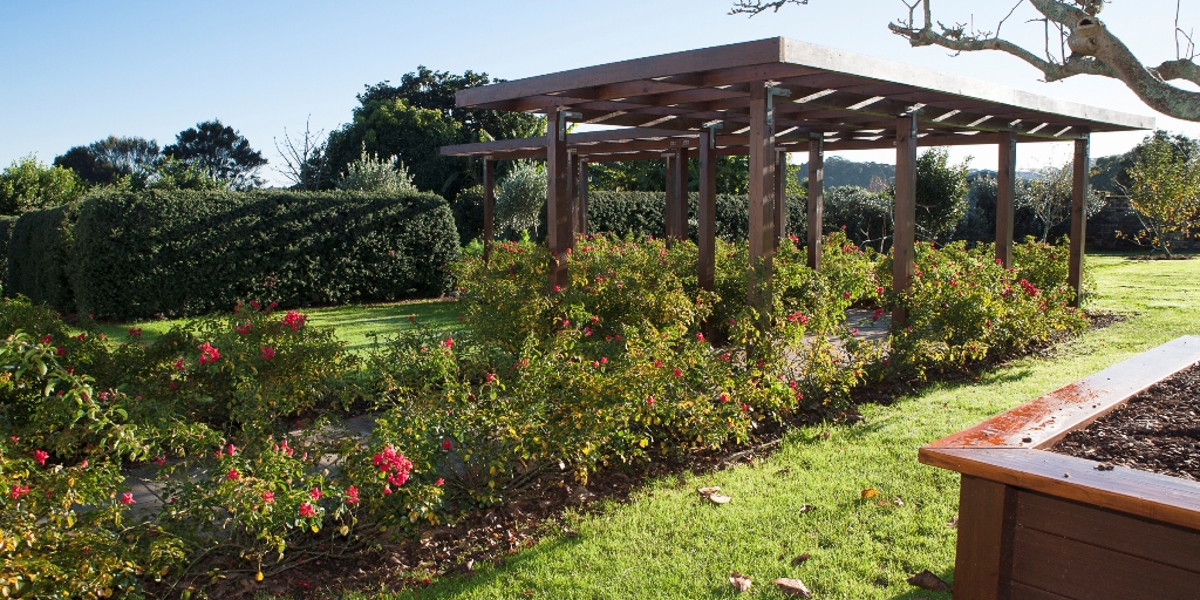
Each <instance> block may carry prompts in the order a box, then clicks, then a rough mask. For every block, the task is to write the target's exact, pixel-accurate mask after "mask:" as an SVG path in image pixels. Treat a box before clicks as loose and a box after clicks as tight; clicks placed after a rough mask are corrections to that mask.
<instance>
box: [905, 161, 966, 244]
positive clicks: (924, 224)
mask: <svg viewBox="0 0 1200 600" xmlns="http://www.w3.org/2000/svg"><path fill="white" fill-rule="evenodd" d="M970 162H971V161H970V158H968V159H967V160H965V161H963V162H962V163H959V164H957V165H951V164H950V153H949V152H948V151H947V150H946V149H945V148H930V149H929V150H926V151H925V152H923V153H922V154H921V156H919V157H917V235H918V236H920V237H921V239H926V240H936V239H938V237H939V236H941V235H944V234H946V233H949V232H951V231H954V226H955V225H957V224H958V222H959V220H961V219H962V217H963V215H964V214H966V212H967V193H968V192H969V191H970V189H971V186H970V184H969V183H968V182H967V172H968V166H969V164H970ZM893 192H894V189H893ZM893 195H894V194H893Z"/></svg>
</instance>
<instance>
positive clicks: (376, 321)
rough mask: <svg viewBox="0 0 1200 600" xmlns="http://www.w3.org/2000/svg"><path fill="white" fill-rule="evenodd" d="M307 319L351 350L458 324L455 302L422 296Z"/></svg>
mask: <svg viewBox="0 0 1200 600" xmlns="http://www.w3.org/2000/svg"><path fill="white" fill-rule="evenodd" d="M301 312H303V313H305V314H307V315H308V322H309V323H310V324H312V325H316V326H320V327H332V328H334V330H335V331H336V333H337V337H338V338H339V339H341V340H342V341H344V342H346V347H347V348H348V349H349V350H351V351H353V352H362V351H364V350H366V349H367V348H370V346H371V344H372V342H373V341H374V340H373V336H374V335H381V336H387V335H393V334H395V333H398V332H400V331H403V330H404V329H405V328H408V327H412V323H411V322H410V321H409V318H410V317H411V318H412V319H413V321H415V322H418V323H420V324H422V325H424V326H425V327H429V328H432V329H434V330H447V329H452V328H454V327H456V326H457V325H458V316H459V313H458V305H457V303H455V302H453V301H446V300H422V301H416V302H399V303H392V304H373V305H351V306H336V307H332V308H312V309H303V310H302V311H301ZM186 321H187V319H178V320H170V321H138V322H134V323H104V324H101V325H100V330H101V331H103V332H104V333H105V335H107V336H108V337H110V338H112V339H126V336H127V335H128V334H129V329H130V328H131V327H136V328H140V329H141V330H142V339H143V340H145V341H149V340H153V339H154V338H156V337H158V336H161V335H162V334H164V333H166V332H167V331H169V330H170V329H171V327H173V326H175V325H176V324H181V323H184V322H186Z"/></svg>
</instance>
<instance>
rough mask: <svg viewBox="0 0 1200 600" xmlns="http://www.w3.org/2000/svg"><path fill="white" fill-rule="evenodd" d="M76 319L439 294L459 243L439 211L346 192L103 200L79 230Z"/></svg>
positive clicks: (159, 193) (444, 210)
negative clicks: (82, 314) (254, 304)
mask: <svg viewBox="0 0 1200 600" xmlns="http://www.w3.org/2000/svg"><path fill="white" fill-rule="evenodd" d="M75 237H76V243H75V252H74V254H73V260H72V264H71V270H72V275H73V280H72V282H73V283H74V286H75V291H76V299H77V301H78V305H79V310H80V312H86V313H94V314H95V315H96V316H97V317H98V318H113V319H132V318H145V317H153V316H156V315H163V316H184V315H199V314H206V313H209V312H212V311H217V310H228V309H230V308H232V307H233V306H234V305H235V304H236V303H237V302H238V301H241V300H251V299H259V300H262V301H275V302H278V303H279V304H280V305H282V306H285V307H291V306H312V305H328V304H344V303H351V302H379V301H389V300H397V299H402V298H411V297H429V296H437V295H440V294H443V293H445V292H446V291H448V290H449V289H450V286H451V283H452V279H451V275H450V265H451V263H452V262H453V261H454V260H456V259H457V257H458V252H459V245H458V242H459V240H458V233H457V231H456V230H455V226H454V218H453V216H452V215H451V212H450V208H449V206H448V205H447V204H446V201H445V200H444V199H442V198H441V197H440V196H437V195H434V194H427V193H413V194H411V195H408V196H405V197H402V198H394V197H386V196H382V195H379V194H368V193H353V192H316V193H308V192H293V191H283V190H269V191H261V192H251V193H245V194H238V193H232V192H224V191H222V192H198V191H189V190H170V191H166V190H154V191H147V192H122V191H115V192H103V193H100V194H97V195H94V196H91V197H89V198H88V199H86V200H85V201H84V202H83V204H82V206H81V208H80V212H79V220H78V224H77V225H76V228H75Z"/></svg>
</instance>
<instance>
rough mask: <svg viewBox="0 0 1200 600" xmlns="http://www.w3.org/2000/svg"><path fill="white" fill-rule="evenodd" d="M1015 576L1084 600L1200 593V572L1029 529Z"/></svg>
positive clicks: (1016, 554)
mask: <svg viewBox="0 0 1200 600" xmlns="http://www.w3.org/2000/svg"><path fill="white" fill-rule="evenodd" d="M1012 577H1013V581H1016V582H1020V583H1023V584H1026V585H1028V586H1030V587H1034V588H1038V589H1043V590H1046V591H1049V592H1053V593H1055V594H1059V595H1061V596H1066V597H1067V598H1079V599H1081V600H1082V599H1087V600H1130V599H1137V598H1145V599H1147V600H1149V599H1153V600H1196V596H1197V594H1198V593H1200V574H1197V573H1194V572H1191V571H1184V570H1182V569H1177V568H1175V567H1171V566H1167V565H1163V564H1160V563H1156V562H1152V561H1148V560H1145V559H1142V558H1139V557H1135V556H1130V555H1128V554H1122V553H1120V552H1114V551H1112V550H1106V549H1104V548H1099V547H1096V546H1092V545H1089V544H1084V543H1081V542H1078V541H1075V540H1071V539H1067V538H1064V537H1060V536H1056V535H1051V534H1048V533H1044V532H1041V531H1038V530H1036V529H1029V528H1023V527H1017V530H1016V537H1015V540H1014V550H1013V574H1012Z"/></svg>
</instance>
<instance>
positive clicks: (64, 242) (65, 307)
mask: <svg viewBox="0 0 1200 600" xmlns="http://www.w3.org/2000/svg"><path fill="white" fill-rule="evenodd" d="M77 209H78V206H77V205H74V204H67V205H63V206H58V207H55V208H47V209H43V210H33V211H29V212H27V213H25V214H23V215H21V216H20V218H18V219H17V220H16V222H15V223H13V225H12V235H11V238H10V239H9V240H8V252H7V257H8V272H7V275H6V276H5V279H4V293H5V294H7V295H9V296H15V295H16V294H24V295H25V296H27V297H28V298H29V299H30V300H32V301H34V302H36V303H39V304H45V305H47V306H50V307H51V308H53V309H55V310H57V311H59V312H62V313H71V312H75V297H74V293H73V292H72V289H71V283H70V277H69V276H68V271H67V262H68V259H69V257H70V256H71V246H72V241H71V237H72V234H71V226H72V223H73V222H74V221H75V218H76V215H77Z"/></svg>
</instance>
